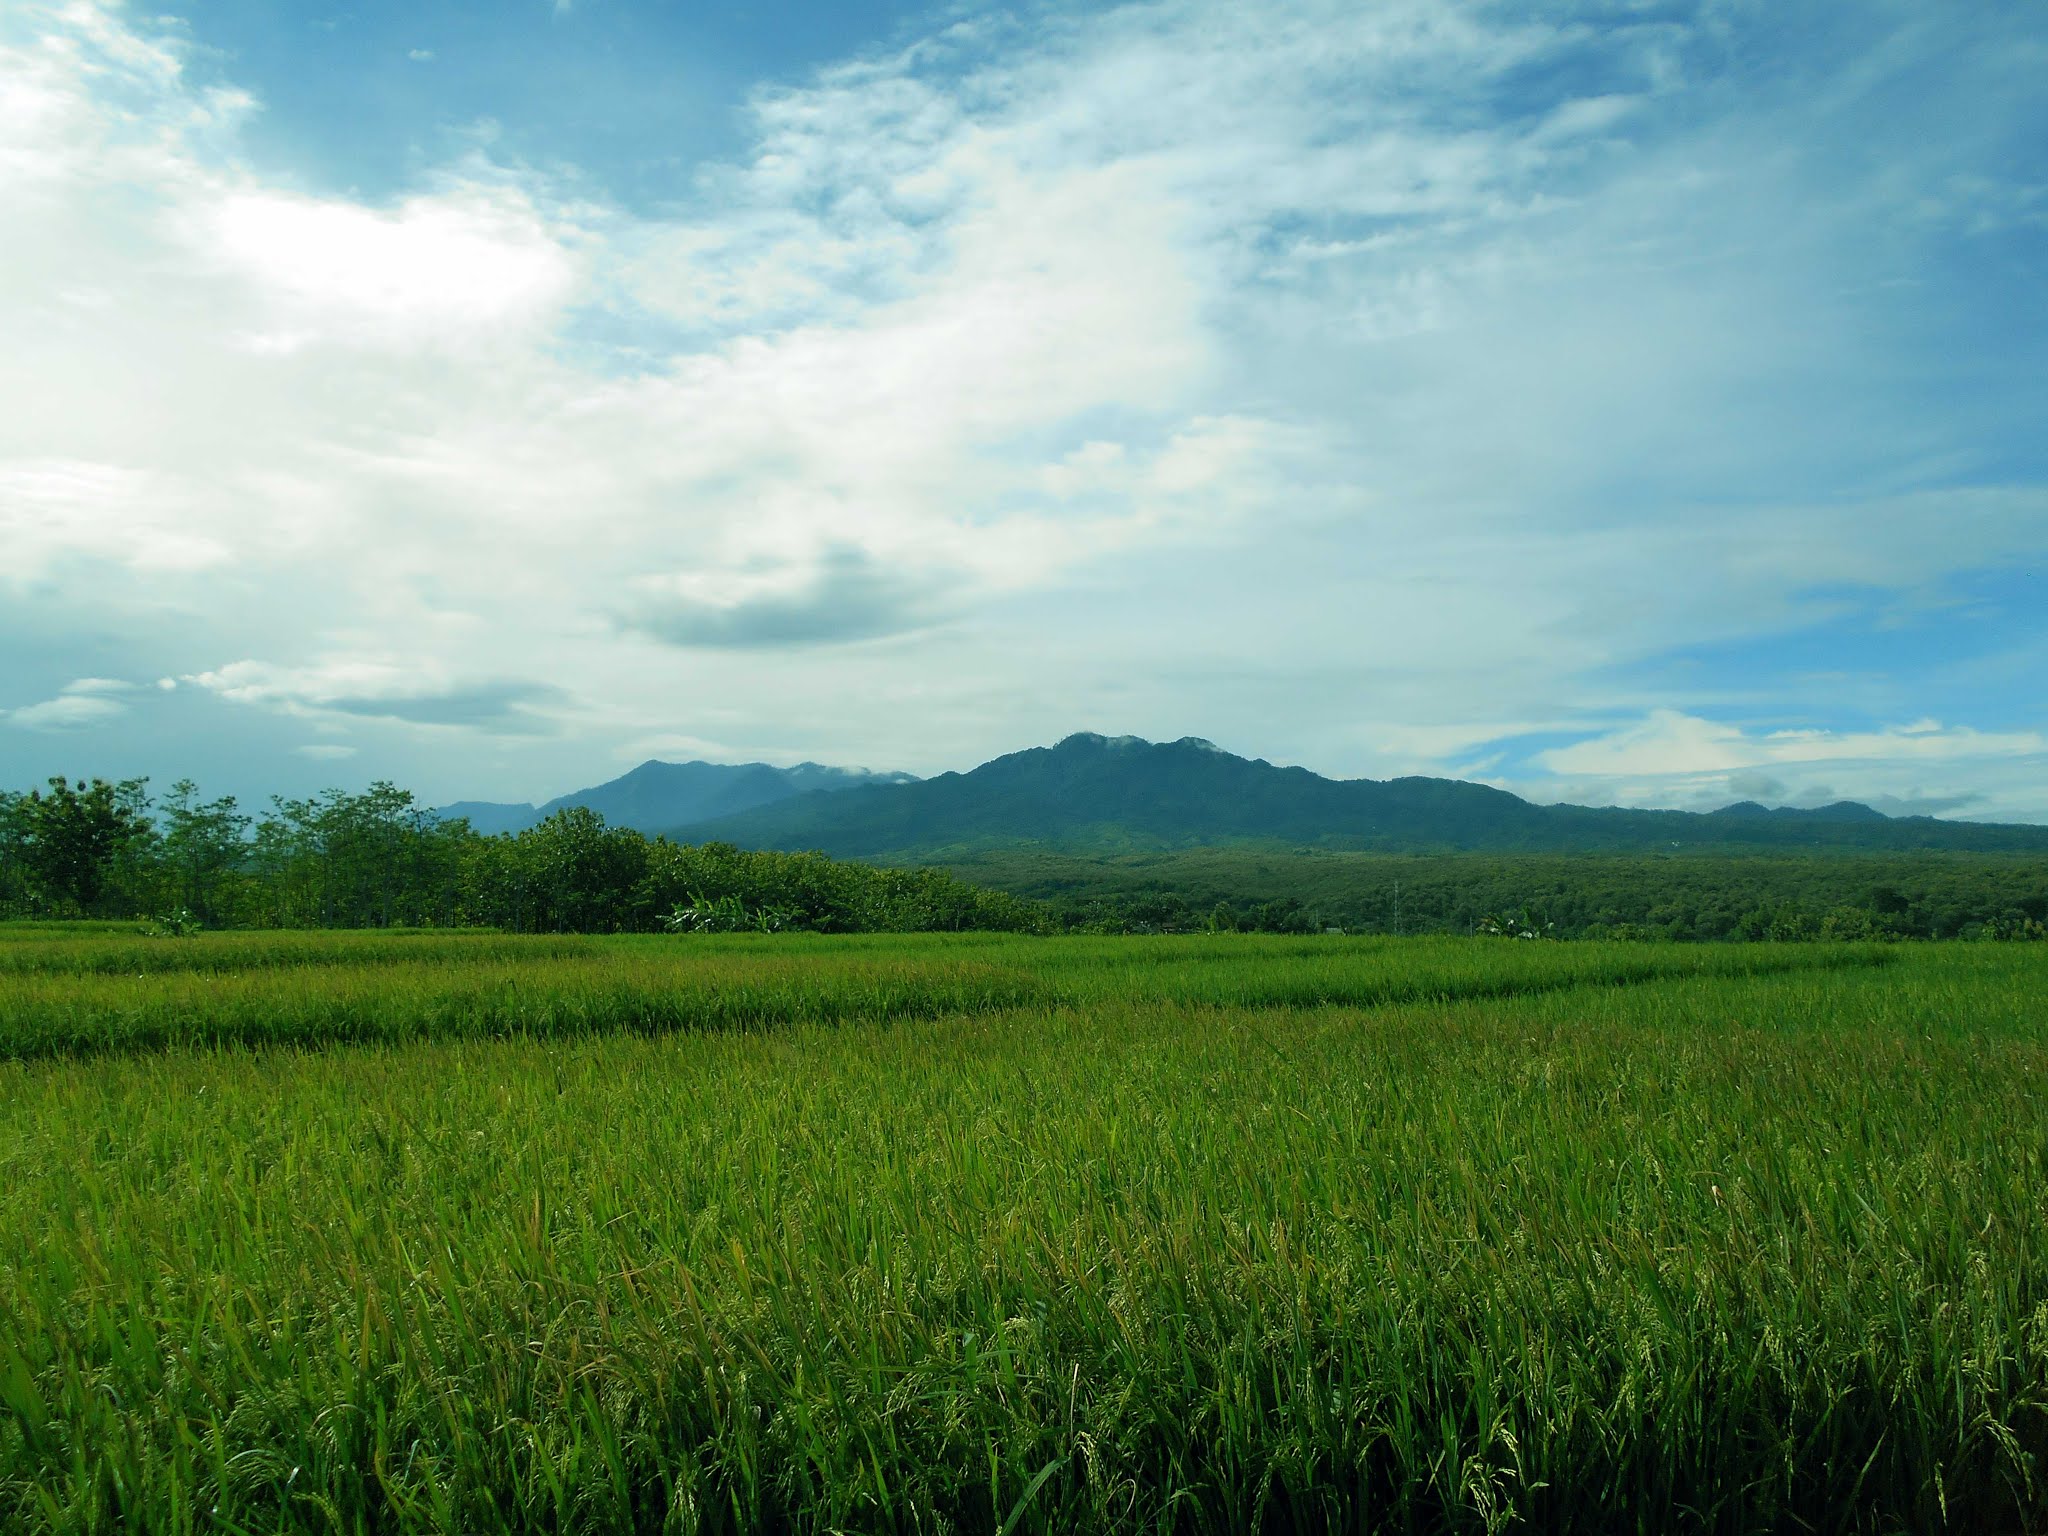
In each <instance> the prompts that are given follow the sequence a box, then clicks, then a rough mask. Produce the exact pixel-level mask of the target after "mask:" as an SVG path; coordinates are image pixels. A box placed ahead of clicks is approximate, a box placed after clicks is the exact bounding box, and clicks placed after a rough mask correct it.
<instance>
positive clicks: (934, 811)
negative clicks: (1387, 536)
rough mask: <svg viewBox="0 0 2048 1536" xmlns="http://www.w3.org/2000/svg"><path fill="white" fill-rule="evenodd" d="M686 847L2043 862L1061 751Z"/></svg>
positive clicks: (1485, 791) (1146, 756)
mask: <svg viewBox="0 0 2048 1536" xmlns="http://www.w3.org/2000/svg"><path fill="white" fill-rule="evenodd" d="M664 829H665V830H667V831H669V832H671V833H672V834H673V835H675V836H678V837H681V838H684V839H687V840H689V841H693V842H700V841H705V840H710V839H718V840H723V841H727V842H733V843H737V844H739V845H741V846H743V847H754V848H785V849H799V848H802V849H817V850H819V851H821V852H825V853H829V854H833V855H836V856H839V857H848V858H879V857H883V856H890V857H895V858H899V859H927V860H929V859H938V858H943V857H946V856H948V855H951V854H957V853H961V852H965V851H971V850H975V849H987V848H993V847H1031V846H1037V847H1045V848H1057V849H1061V850H1064V851H1070V852H1087V853H1117V852H1132V851H1145V850H1160V849H1173V848H1189V847H1200V846H1205V845H1217V844H1228V843H1264V844H1284V845H1290V846H1297V847H1299V846H1308V847H1319V848H1331V849H1357V850H1372V851H1387V852H1449V851H1457V850H1475V851H1490V852H1529V853H1533V852H1629V851H1650V850H1669V849H1672V848H1724V849H1731V850H1733V849H1739V848H1780V849H1793V848H1812V847H1830V848H1865V849H1881V850H1894V851H1897V850H1908V849H1919V848H1929V849H1936V848H1938V849H1974V850H1990V851H2004V850H2011V851H2036V852H2038V851H2048V827H2028V826H1996V825H1991V824H1986V823H1975V822H1953V821H1937V820H1935V819H1933V818H1931V817H1925V816H1914V817H1898V818H1894V817H1888V816H1885V815H1884V814H1883V813H1882V812H1879V811H1876V810H1873V809H1871V808H1870V807H1869V806H1866V805H1858V804H1856V803H1855V802H1853V801H1842V802H1838V803H1837V804H1835V805H1830V806H1824V807H1822V808H1820V809H1818V810H1812V811H1805V810H1793V809H1778V810H1771V809H1767V808H1766V807H1764V806H1761V805H1755V804H1754V803H1749V802H1745V803H1744V804H1741V805H1735V806H1729V807H1727V808H1726V809H1724V810H1722V811H1717V812H1713V813H1710V814H1699V813H1695V812H1690V811H1639V810H1622V809H1615V808H1595V807H1588V806H1573V805H1557V806H1542V805H1534V804H1531V803H1530V802H1529V801H1526V800H1523V799H1521V798H1520V797H1519V796H1516V795H1511V794H1509V793H1507V792H1506V791H1505V790H1499V789H1492V788H1489V787H1488V786H1486V785H1483V784H1470V783H1465V782H1463V781H1460V780H1456V779H1435V778H1400V779H1388V780H1376V779H1326V778H1323V777H1322V776H1321V775H1319V774H1315V773H1311V772H1309V771H1308V770H1307V769H1305V768H1279V767H1275V766H1274V765H1273V764H1271V763H1269V762H1266V761H1265V760H1263V759H1247V758H1242V757H1237V756H1234V755H1233V754H1231V753H1228V752H1225V751H1223V750H1221V749H1220V748H1218V747H1216V746H1215V745H1214V744H1213V743H1210V742H1207V741H1203V740H1201V739H1200V738H1199V737H1193V736H1189V737H1183V738H1182V739H1181V740H1179V741H1171V742H1157V743H1155V742H1149V741H1144V740H1141V739H1139V738H1138V737H1135V736H1117V737H1108V736H1098V735H1095V734H1093V733H1083V734H1081V735H1077V736H1069V737H1068V738H1067V739H1066V740H1064V741H1062V742H1060V743H1059V744H1058V745H1057V746H1053V747H1034V748H1032V749H1030V750H1028V751H1024V752H1013V753H1010V754H1009V755H1007V756H1005V757H999V758H996V759H995V760H994V761H992V762H988V763H984V764H982V765H981V766H980V767H979V768H976V769H974V770H973V771H971V772H968V773H945V774H940V775H938V776H937V777H936V778H931V779H924V780H918V781H914V782H910V783H898V784H868V785H865V786H862V787H858V788H853V789H850V790H848V791H846V792H844V793H838V794H816V793H812V794H803V795H796V796H792V797H788V798H784V799H781V800H778V801H776V802H773V803H770V804H764V805H758V806H756V807H754V808H752V809H749V810H745V811H736V812H734V813H733V814H729V815H725V816H719V817H705V818H702V819H700V820H698V821H696V822H689V821H680V820H679V821H675V822H670V823H668V824H667V825H666V827H665V828H664Z"/></svg>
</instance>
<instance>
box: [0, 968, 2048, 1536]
mask: <svg viewBox="0 0 2048 1536" xmlns="http://www.w3.org/2000/svg"><path fill="white" fill-rule="evenodd" d="M2044 996H2048V954H2044V953H2043V951H2042V949H2041V947H2039V946H2027V945H1951V946H1945V947H1932V946H1926V947H1922V946H1897V945H1895V946H1883V947H1876V946H1873V947H1860V946H1846V945H1835V946H1812V947H1808V946H1800V945H1769V946H1754V947H1748V946H1721V947H1713V948H1687V947H1678V946H1658V945H1597V944H1557V945H1551V944H1517V943H1512V942H1504V941H1491V942H1489V941H1482V940H1469V941H1468V940H1389V939H1377V940H1358V939H1347V938H1312V939H1307V938H1304V939H1264V938H1255V937H1252V936H1221V937H1216V938H1199V939H1198V938H1186V939H1157V938H1155V939H1078V938H1060V939H1053V938H1037V939H1033V938H1018V937H1009V936H1002V937H996V936H966V937H959V938H951V937H938V936H933V937H911V938H883V937H875V938H824V937H819V936H815V935H808V936H807V935H792V936H761V937H731V938H707V937H691V938H673V937H668V938H651V937H650V938H644V939H642V938H620V939H597V938H574V937H564V938H534V939H514V938H509V937H506V936H500V935H490V934H446V933H441V934H349V935H319V934H310V935H309V934H248V935H204V936H200V937H197V938H190V939H176V940H148V939H142V938H140V937H138V936H136V935H134V934H133V933H132V932H123V931H121V930H117V929H107V930H94V929H87V928H77V929H56V928H45V929H40V930H31V929H26V928H23V929H14V930H0V1527H4V1528H7V1529H21V1530H29V1531H45V1530H47V1531H89V1530H109V1531H111V1530H128V1529H134V1530H158V1531H212V1530H225V1531H263V1532H268V1531H275V1530H281V1529H290V1530H308V1531H315V1530H318V1531H343V1532H355V1531H364V1532H369V1531H414V1530H419V1531H428V1530H433V1531H441V1530H445V1531H491V1530H507V1531H593V1532H596V1531H614V1530H628V1531H649V1532H659V1531H753V1530H802V1531H828V1530H890V1531H949V1530H950V1531H1069V1530H1108V1531H1236V1530H1269V1531H1296V1530H1301V1531H1323V1530H1394V1531H1417V1532H1431V1531H1475V1532H1477V1531H1499V1530H1517V1529H1536V1530H1584V1531H1594V1530H1600V1531H1608V1530H1634V1531H1687V1530H1692V1531H1748V1530H1766V1529H1800V1530H1821V1531H1866V1530H1867V1531H1904V1530H1916V1531H1917V1530H1938V1529H1949V1530H1967V1531H1985V1530H1989V1531H1999V1530H2004V1531H2024V1530H2036V1529H2042V1528H2044V1526H2048V1485H2044V1476H2048V1468H2044V1466H2043V1464H2042V1457H2043V1454H2044V1452H2048V1183H2044V1180H2043V1172H2044V1170H2043V1166H2042V1165H2043V1159H2044V1154H2048V1104H2044V1102H2043V1095H2042V1086H2043V1081H2044V1076H2048V1017H2044V1008H2043V1004H2042V998H2043V997H2044Z"/></svg>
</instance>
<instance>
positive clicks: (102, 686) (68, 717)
mask: <svg viewBox="0 0 2048 1536" xmlns="http://www.w3.org/2000/svg"><path fill="white" fill-rule="evenodd" d="M134 690H135V685H134V684H133V683H126V682H122V681H121V680H120V679H118V678H111V677H81V678H78V679H77V680H75V681H73V682H70V683H66V684H65V685H64V687H63V689H62V690H61V691H60V692H59V693H58V694H57V696H56V697H55V698H53V699H44V700H43V701H42V702H41V703H38V704H25V705H23V706H22V707H21V708H19V709H10V710H5V711H0V718H4V719H6V720H7V722H8V723H9V724H11V725H16V726H20V727H21V728H22V729H23V730H29V731H77V730H85V729H87V728H89V727H92V726H97V725H106V724H108V723H109V722H111V721H114V720H118V719H119V718H120V717H121V716H123V715H125V714H127V713H128V706H127V704H125V703H124V702H122V700H121V697H120V695H122V694H124V693H132V692H133V691H134Z"/></svg>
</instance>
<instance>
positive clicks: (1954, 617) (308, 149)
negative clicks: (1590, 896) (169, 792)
mask: <svg viewBox="0 0 2048 1536" xmlns="http://www.w3.org/2000/svg"><path fill="white" fill-rule="evenodd" d="M2044 66H2048V13H2044V12H2043V11H2042V10H2041V9H2040V7H2039V6H2037V5H2033V4H2019V3H2014V4H2007V5H1996V4H1990V5H1981V6H1967V7H1965V6H1953V5H1947V4H1940V3H1932V0H1929V3H1919V4H1907V3H1882V0H1880V3H1860V0H1859V3H1855V4H1850V3H1840V4H1816V5H1807V6H1797V7H1786V6H1779V5H1770V4H1763V3H1747V0H1701V3H1695V4H1654V3H1643V4H1638V3H1626V0H1608V3H1598V4H1594V3H1588V4H1578V5H1564V4H1560V5H1555V6H1547V7H1539V8H1532V7H1527V6H1519V5H1505V4H1484V3H1449V0H1429V3H1423V0H1380V3H1376V4H1373V5H1369V6H1361V5H1358V4H1355V3H1346V4H1337V3H1327V4H1326V3H1320V0H1304V3H1298V4H1276V5H1273V6H1264V7H1257V8H1250V7H1243V6H1236V5H1228V4H1222V3H1214V0H1159V3H1149V4H1139V5H1128V6H1064V5H1037V6H1024V7H1002V6H995V5H980V4H959V5H952V6H939V7H926V6H918V5H907V4H904V5H866V6H863V5H833V6H824V5H797V6H787V5H785V6H776V7H758V6H748V5H737V4H734V5H721V6H695V5H646V4H628V3H623V0H577V3H575V4H571V5H560V4H552V3H539V4H533V5H520V4H499V5H489V6H486V5H482V4H470V5H462V6H457V5H439V4H424V5H409V6H405V7H398V6H373V5H355V6H351V7H347V8H342V7H335V8H333V9H331V10H330V9H325V8H313V7H283V6H275V5H257V4H253V3H219V4H210V5H206V6H203V7H200V8H197V9H195V10H192V11H190V12H187V13H181V14H178V15H168V16H167V15H163V14H160V13H158V12H156V11H147V12H145V11H135V10H128V9H123V8H121V7H118V6H112V5H98V4H73V5H64V6H56V5H43V4H39V3H34V0H30V3H26V4H16V5H13V6H10V7H9V8H7V10H6V12H5V13H4V15H0V228H5V229H7V230H8V231H9V232H10V233H9V238H8V239H6V240H5V241H0V335H5V336H7V337H8V338H9V345H8V346H6V347H5V348H0V782H5V783H9V784H15V785H26V784H27V783H29V782H32V781H34V780H36V779H39V778H40V777H42V776H45V775H47V774H50V773H57V772H65V773H80V772H84V773H102V774H108V775H116V774H123V775H125V774H142V773H146V774H149V775H150V776H151V777H152V778H153V779H154V780H155V781H157V782H158V783H168V782H169V781H170V780H171V779H174V778H176V777H179V776H180V775H186V774H189V775H191V776H192V777H194V778H196V779H198V780H199V781H200V782H201V783H202V785H204V786H206V787H208V788H210V789H215V790H220V791H228V792H233V793H237V794H240V795H243V796H245V797H251V798H260V797H261V796H263V795H265V794H268V793H269V792H272V791H284V792H291V793H297V792H302V791H304V790H306V789H309V788H313V787H317V786H319V785H324V784H329V783H338V784H348V785H353V784H360V783H363V782H367V781H368V780H370V779H372V778H379V777H388V778H393V779H396V780H398V781H400V782H402V783H405V784H408V785H410V786H412V787H414V788H415V789H416V790H418V791H419V792H420V793H421V794H422V795H423V796H424V797H425V798H427V799H429V800H445V799H453V798H500V799H529V798H533V799H540V798H546V797H548V796H549V795H552V794H555V793H558V792H561V791H563V790H566V789H569V788H573V787H576V786H578V785H582V784H586V783H591V782H595V781H596V780H599V779H603V778H607V777H610V776H612V775H613V774H615V773H616V772H618V771H620V770H622V769H623V768H624V767H627V766H630V765H631V764H632V763H634V762H637V761H639V760H640V759H642V758H645V757H648V756H665V757H671V758H679V757H706V758H711V759H714V760H729V761H736V760H747V759H754V758H764V759H767V760H770V761H778V762H790V761H796V760H798V759H802V758H811V759H816V760H820V761H826V762H836V763H851V764H863V765H867V766H873V767H880V768H908V769H911V770H913V771H919V772H933V771H939V770H943V769H946V768H952V767H964V766H968V765H970V764H972V763H974V762H978V761H981V760H982V759H984V758H987V757H989V756H992V755H994V754H996V753H999V752H1002V751H1007V750H1013V749H1015V748H1017V747H1021V746H1025V745H1032V744H1037V743H1042V742H1045V741H1049V740H1052V739H1055V738H1057V737H1058V736H1061V735H1064V734H1066V733H1067V732H1069V731H1072V730H1078V729H1096V730H1102V731H1105V732H1109V733H1112V734H1121V733H1126V732H1135V733H1138V734H1143V735H1148V736H1154V737H1165V738H1171V737H1177V736H1181V735H1185V734H1195V735H1201V736H1206V737H1209V738H1211V739H1214V740H1216V741H1217V742H1219V743H1220V744H1221V745H1223V746H1225V747H1227V748H1230V749H1232V750H1236V751H1241V752H1244V753H1247V754H1250V755H1260V756H1266V757H1269V758H1272V759H1274V760H1276V761H1284V762H1299V763H1302V764H1305V765H1307V766H1309V767H1312V768H1315V769H1317V770H1319V771H1321V772H1325V773H1330V774H1335V775H1340V776H1359V775H1369V776H1373V777H1384V776H1389V775H1393V774H1399V773H1416V772H1423V773H1443V774H1455V775H1458V776H1463V777H1473V778H1481V779H1485V780H1487V781H1488V782H1493V783H1498V784H1502V785H1504V786H1506V787H1509V788H1513V789H1516V790H1518V791H1519V792H1522V793H1525V794H1529V795H1531V796H1532V797H1534V798H1539V799H1573V800H1580V801H1586V802H1593V803H1626V804H1651V805H1678V806H1686V807H1695V808H1698V807H1707V806H1712V805H1718V804H1722V803H1725V802H1727V801H1729V800H1732V799H1736V798H1758V799H1764V800H1767V801H1770V802H1771V803H1811V802H1819V801H1823V800H1828V799H1834V798H1840V797H1844V796H1849V797H1855V798H1860V799H1866V800H1869V801H1871V802H1872V803H1874V804H1877V805H1880V806H1882V807H1884V808H1886V809H1889V810H1921V811H1927V812H1931V813H1935V814H1944V815H1959V816H1969V817H1979V818H2002V819H2024V820H2037V821H2048V690H2044V689H2043V686H2042V684H2041V682H2040V681H2039V680H2040V678H2041V677H2043V676H2048V591H2044V585H2043V584H2044V579H2048V433H2044V432H2043V431H2042V429H2041V424H2042V422H2043V421H2044V420H2048V370H2044V368H2043V367H2042V363H2043V359H2044V357H2048V282H2044V278H2048V100H2044V98H2043V97H2042V94H2041V92H2040V91H2039V89H2038V81H2039V80H2040V79H2041V78H2042V71H2043V68H2044Z"/></svg>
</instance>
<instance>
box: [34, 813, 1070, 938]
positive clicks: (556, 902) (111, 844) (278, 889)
mask: <svg viewBox="0 0 2048 1536" xmlns="http://www.w3.org/2000/svg"><path fill="white" fill-rule="evenodd" d="M146 789H147V786H146V785H145V784H144V783H143V782H142V781H139V780H135V781H129V782H125V783H121V784H108V783H105V782H103V781H101V780H93V781H91V782H90V783H80V784H75V785H74V784H71V783H69V782H67V781H66V780H64V779H52V780H51V781H50V784H49V787H48V788H47V789H44V790H36V791H32V792H30V793H28V794H23V795H15V794H4V793H0V917H5V916H15V917H53V916H74V915H77V916H87V917H95V916H100V917H110V916H135V915H151V916H155V917H158V918H159V919H161V920H162V921H163V922H164V924H165V925H166V926H170V927H184V926H203V927H209V928H210V927H237V926H258V927H262V926H268V927H282V928H305V927H323V928H363V927H377V928H389V927H402V926H433V927H457V926H489V927H496V928H503V929H507V930H510V931H512V932H515V933H533V932H587V933H610V932H644V931H648V930H652V929H655V928H659V927H662V926H670V927H676V928H682V929H688V930H692V931H706V932H717V931H730V930H733V929H765V930H774V929H784V928H792V929H816V930H820V931H823V932H834V933H844V932H866V931H899V932H901V931H919V930H926V929H941V930H951V929H961V928H990V929H1016V928H1026V927H1032V926H1043V925H1044V924H1045V922H1046V917H1045V914H1044V913H1043V912H1042V911H1040V910H1039V909H1038V908H1036V907H1035V906H1034V905H1033V904H1031V903H1029V902H1025V901H1022V900H1019V899H1018V898H1016V897H1012V896H1004V895H1000V894H997V893H995V892H992V891H987V890H983V889H981V888H979V887H976V886H972V885H968V884H966V883H965V882H963V881H961V880H958V879H956V878H954V877H953V876H951V875H949V874H947V873H945V872H944V871H941V870H936V869H924V870H909V871H904V870H884V869H875V868H871V867H869V866H866V865H861V864H849V863H843V862H839V861H835V860H832V859H826V858H822V857H820V856H817V855H813V854H788V853H762V852H746V851H743V850H741V849H738V848H734V847H732V846H731V845H730V844H720V843H710V844H701V845H697V846H685V845H681V844H677V843H672V842H669V841H668V840H667V839H665V838H649V837H646V836H643V835H642V834H641V833H639V832H635V831H633V830H631V829H629V828H624V827H611V826H607V825H606V824H605V820H604V818H603V817H602V816H600V815H599V814H597V813H596V812H594V811H592V810H590V809H588V808H586V807H570V808H568V809H565V810H562V811H558V812H556V813H554V814H553V815H551V816H549V817H548V818H547V819H546V820H544V821H542V822H541V823H540V824H539V825H538V826H535V827H531V828H528V829H527V830H525V831H522V832H519V833H517V834H516V835H502V836H497V837H485V836H482V835H480V834H478V833H477V832H475V831H473V830H472V829H471V828H470V826H469V824H468V823H467V822H466V821H463V820H461V819H459V818H456V819H447V818H443V817H439V816H436V815H433V814H432V813H430V812H427V811H425V810H422V809H421V808H420V807H419V806H417V805H416V804H414V802H413V797H412V795H411V794H410V793H409V792H407V791H405V790H402V789H398V788H396V787H394V786H392V785H390V784H376V785H373V786H371V788H370V789H369V790H368V791H366V792H365V793H362V794H359V795H350V794H345V793H343V792H342V791H340V790H330V791H328V792H327V793H325V794H322V795H317V796H314V797H312V798H310V799H305V800H285V799H278V800H275V801H273V802H272V805H271V810H270V813H269V814H268V815H265V816H261V817H251V816H249V815H248V814H246V813H245V812H243V811H242V809H241V808H240V807H239V806H238V805H237V804H236V803H235V801H234V799H233V798H232V797H229V798H223V799H218V800H212V801H204V800H202V799H201V798H200V795H199V792H198V790H197V788H196V787H195V786H194V785H192V784H191V783H190V782H180V783H179V784H177V785H175V786H173V788H172V790H171V792H170V794H169V795H168V796H166V797H165V798H164V799H163V800H161V801H160V802H155V803H152V802H151V800H150V799H149V797H148V795H147V793H146Z"/></svg>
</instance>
